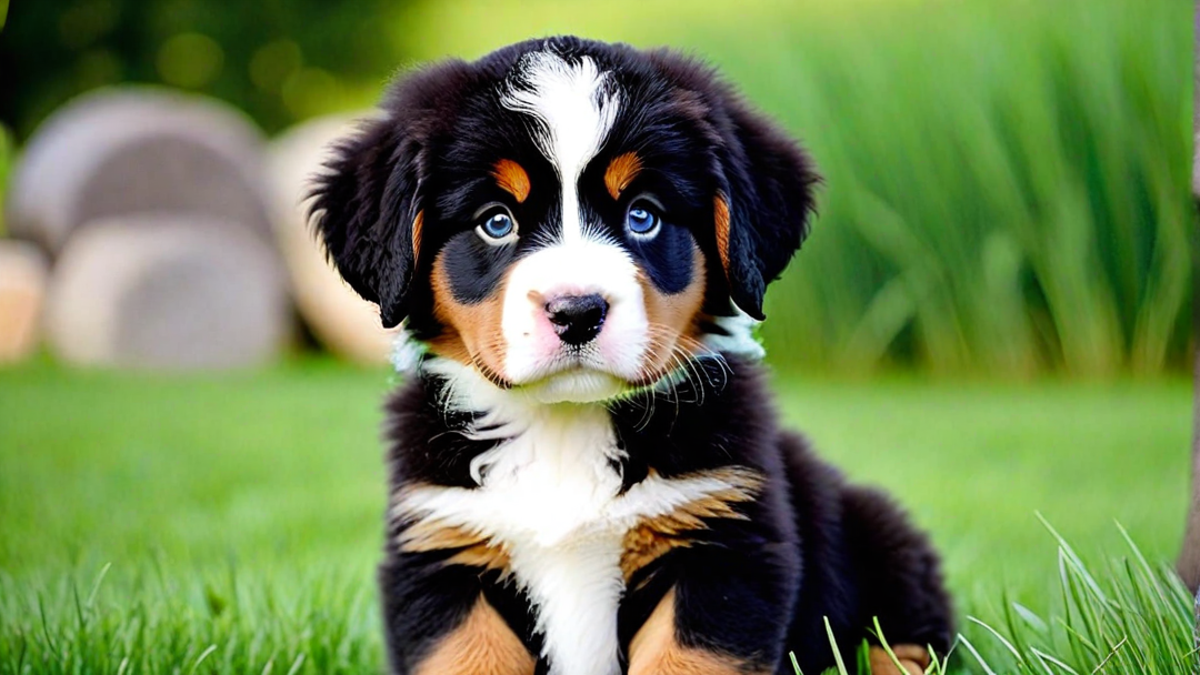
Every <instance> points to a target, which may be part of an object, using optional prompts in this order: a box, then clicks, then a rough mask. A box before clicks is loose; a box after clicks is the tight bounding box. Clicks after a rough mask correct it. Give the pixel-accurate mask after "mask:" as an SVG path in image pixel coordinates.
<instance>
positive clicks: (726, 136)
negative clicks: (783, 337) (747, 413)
mask: <svg viewBox="0 0 1200 675" xmlns="http://www.w3.org/2000/svg"><path fill="white" fill-rule="evenodd" d="M720 95H721V96H722V97H724V98H725V99H726V100H725V101H724V104H725V106H726V111H727V112H728V115H729V117H728V124H719V125H718V126H717V129H718V133H719V134H720V136H721V137H722V140H723V145H724V148H723V150H724V151H723V152H719V153H718V164H719V165H720V166H719V176H718V181H717V182H718V186H719V187H718V189H717V193H716V195H714V197H713V225H714V227H715V230H716V243H717V252H718V255H719V256H720V258H721V264H722V266H723V267H724V269H725V277H726V279H727V280H728V282H729V292H730V297H731V299H732V300H733V302H734V303H735V304H736V305H737V306H738V307H739V308H741V310H742V311H744V312H745V313H746V314H749V315H750V316H752V317H754V318H755V319H758V320H760V321H761V320H762V319H764V318H765V317H764V315H763V311H762V304H763V296H764V295H765V293H766V290H767V285H768V284H770V283H771V282H772V281H774V280H776V279H778V278H779V275H780V274H782V273H783V270H784V268H785V267H787V264H788V262H789V261H790V260H791V259H792V256H793V255H794V254H795V253H796V251H797V250H798V249H799V248H800V244H801V242H803V241H804V239H805V237H807V236H808V230H809V218H810V217H811V216H812V214H813V212H814V210H815V206H816V203H815V201H814V194H813V193H814V191H815V187H816V184H817V183H818V182H820V176H818V174H817V172H816V169H815V167H814V165H813V163H812V160H811V159H809V157H808V155H807V154H806V153H805V152H804V151H803V150H802V149H801V148H800V147H799V146H798V145H797V144H796V142H795V141H793V140H792V139H791V138H789V137H788V136H787V135H786V134H785V133H783V132H782V131H781V130H779V129H778V128H777V127H776V126H775V125H774V123H772V122H770V121H769V120H767V119H766V118H765V117H763V116H761V115H759V114H758V113H755V112H751V111H750V110H748V109H747V108H746V107H745V105H744V104H743V103H742V102H741V101H740V100H738V98H737V97H736V95H734V94H732V93H730V92H728V91H721V92H720Z"/></svg>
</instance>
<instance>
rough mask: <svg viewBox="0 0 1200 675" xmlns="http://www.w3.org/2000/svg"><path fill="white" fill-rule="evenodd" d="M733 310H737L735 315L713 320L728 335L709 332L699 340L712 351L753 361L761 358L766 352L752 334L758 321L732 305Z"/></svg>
mask: <svg viewBox="0 0 1200 675" xmlns="http://www.w3.org/2000/svg"><path fill="white" fill-rule="evenodd" d="M734 310H735V311H736V312H737V314H736V315H734V316H721V317H717V318H716V320H715V321H714V323H715V324H717V326H719V327H720V328H721V329H723V330H724V331H725V332H726V333H728V335H717V334H712V333H710V334H708V335H705V336H704V337H703V338H702V339H701V341H702V342H703V343H704V346H705V347H708V348H709V349H711V350H712V351H714V352H720V353H723V354H731V355H734V356H742V357H745V358H749V359H753V360H755V361H759V360H761V359H762V358H763V357H764V356H766V354H767V353H766V350H764V349H763V346H762V343H760V342H759V341H758V339H757V338H756V337H755V336H754V329H755V328H756V327H757V326H758V324H759V323H760V322H759V321H757V320H755V319H754V317H752V316H750V315H749V314H747V313H745V312H743V311H742V310H741V309H740V308H738V307H737V306H734Z"/></svg>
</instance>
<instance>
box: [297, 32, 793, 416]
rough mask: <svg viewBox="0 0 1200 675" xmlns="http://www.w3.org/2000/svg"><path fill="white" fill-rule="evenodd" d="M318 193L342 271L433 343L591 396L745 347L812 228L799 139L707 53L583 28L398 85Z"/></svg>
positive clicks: (500, 375)
mask: <svg viewBox="0 0 1200 675" xmlns="http://www.w3.org/2000/svg"><path fill="white" fill-rule="evenodd" d="M382 108H383V112H384V115H383V116H381V117H380V118H378V119H375V120H371V121H369V122H366V123H365V125H364V126H363V127H362V129H361V130H360V132H359V133H358V134H357V135H355V136H354V137H352V138H349V139H346V140H344V141H343V142H342V143H340V144H339V145H338V146H337V147H336V149H335V155H334V159H333V160H332V161H331V162H330V163H329V164H328V166H327V168H328V171H327V172H326V173H325V174H324V175H322V176H321V177H320V178H318V179H317V183H316V187H315V189H314V197H315V199H314V201H313V212H314V216H315V222H316V226H317V229H318V231H319V233H320V236H321V238H322V239H323V241H324V243H325V245H326V247H327V249H328V252H329V255H330V256H331V258H332V259H333V261H334V263H335V264H336V265H337V267H338V269H339V270H340V271H341V273H342V275H343V277H345V279H346V281H347V282H349V284H350V285H351V286H352V287H353V288H354V289H355V290H356V291H357V292H358V293H360V294H361V295H362V296H363V297H364V298H366V299H368V300H370V301H373V302H376V303H378V304H379V310H380V317H381V319H382V321H383V323H384V325H385V326H388V327H391V326H395V325H397V324H398V323H399V322H400V321H402V320H405V319H407V323H406V325H407V328H408V330H409V332H410V334H411V335H412V336H413V337H415V338H416V339H418V340H421V341H423V342H425V343H426V344H427V345H428V346H429V349H430V351H431V352H432V353H434V354H435V355H437V356H440V357H444V358H449V359H454V360H456V361H459V362H461V363H463V364H466V365H468V366H469V367H472V368H475V369H477V370H478V371H479V372H480V373H481V374H482V375H483V376H484V377H486V378H487V379H489V380H491V381H492V382H493V383H494V384H496V385H497V386H500V387H522V388H529V389H531V390H534V391H536V392H537V394H538V397H539V398H540V399H542V400H575V401H588V400H602V399H606V398H610V397H612V396H615V395H619V394H621V393H622V392H625V391H629V390H630V389H634V388H638V387H641V386H646V385H650V384H653V383H654V382H656V381H658V380H659V379H661V378H663V377H665V376H667V375H669V374H670V373H672V372H673V371H674V370H675V369H677V368H680V367H683V366H684V362H685V361H686V359H688V358H692V357H694V356H696V355H698V354H701V353H704V352H707V351H712V350H728V349H736V348H737V344H738V342H739V339H741V340H742V341H743V343H747V342H749V340H750V337H749V335H748V334H742V332H744V331H746V330H748V329H747V328H746V326H748V325H749V323H750V322H749V321H747V320H746V315H748V316H749V317H752V318H753V319H762V318H763V315H762V301H763V294H764V292H765V291H766V286H767V284H768V283H770V282H771V281H772V280H774V279H775V278H776V277H778V276H779V274H780V273H781V272H782V271H783V269H784V267H785V266H786V265H787V262H788V260H789V259H790V258H791V256H792V254H793V253H794V252H795V251H796V249H797V248H798V247H799V246H800V242H801V241H802V240H803V239H804V236H805V234H806V233H807V221H808V217H809V215H810V213H811V211H812V208H813V194H812V192H813V187H814V184H815V182H816V181H817V177H816V174H815V172H814V170H813V168H812V165H811V163H810V162H809V160H808V158H807V157H806V155H805V154H804V153H803V152H802V151H801V150H800V149H799V148H798V147H797V146H796V145H795V144H794V143H793V142H792V141H791V140H789V139H788V138H787V137H786V136H785V135H784V134H782V133H781V132H780V131H778V130H777V129H776V128H775V127H774V126H773V125H772V124H771V123H770V122H768V121H767V120H766V119H764V118H762V117H760V116H759V115H757V114H756V113H754V112H752V111H751V110H750V109H749V108H747V107H746V105H745V104H743V103H742V101H741V100H740V99H739V98H738V96H737V95H736V94H735V93H734V92H733V91H732V90H730V89H729V88H728V87H727V86H725V85H724V84H723V83H721V82H720V81H719V80H718V79H717V78H716V76H715V75H714V73H713V72H712V71H711V70H710V69H709V68H707V67H706V66H704V65H702V64H700V63H698V62H696V61H693V60H690V59H688V58H685V57H682V56H680V55H678V54H675V53H672V52H669V51H650V52H643V51H638V50H635V49H633V48H631V47H628V46H624V45H607V44H602V43H596V42H590V41H583V40H579V39H575V38H555V39H549V40H535V41H529V42H525V43H520V44H517V45H513V46H511V47H507V48H505V49H502V50H500V51H498V52H495V53H493V54H491V55H489V56H487V57H484V58H483V59H481V60H480V61H477V62H475V63H465V62H462V61H449V62H445V63H442V64H440V65H436V66H433V67H430V68H427V69H425V70H422V71H419V72H417V73H415V74H413V75H410V76H409V77H407V78H406V79H404V80H402V81H401V82H399V83H398V84H396V85H394V86H393V87H392V89H391V90H390V92H389V93H388V95H387V97H386V99H385V100H384V102H383V104H382Z"/></svg>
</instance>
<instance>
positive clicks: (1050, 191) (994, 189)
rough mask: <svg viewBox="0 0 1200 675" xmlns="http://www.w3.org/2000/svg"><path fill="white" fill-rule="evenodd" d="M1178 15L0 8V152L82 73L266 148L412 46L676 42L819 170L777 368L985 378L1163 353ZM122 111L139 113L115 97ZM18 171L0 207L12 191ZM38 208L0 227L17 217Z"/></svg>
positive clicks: (912, 9)
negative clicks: (551, 38)
mask: <svg viewBox="0 0 1200 675" xmlns="http://www.w3.org/2000/svg"><path fill="white" fill-rule="evenodd" d="M1188 9H1189V5H1188V3H1187V2H1185V1H1182V0H1174V1H1172V0H1156V1H1155V2H1135V1H1127V2H1121V1H1117V0H1105V1H1103V2H1090V1H1087V0H1082V1H1081V0H1061V1H1056V2H1052V3H1046V2H1036V1H1025V0H1008V1H999V0H972V1H969V2H943V1H939V0H925V1H918V0H848V1H844V2H836V3H822V2H783V1H779V2H769V1H759V2H748V3H725V2H698V3H687V4H680V3H677V2H664V1H663V0H638V1H627V0H617V1H616V2H606V3H586V2H572V1H569V0H568V1H565V2H562V1H556V0H535V1H534V2H498V1H496V0H472V1H462V2H434V1H430V2H420V1H406V2H385V1H383V0H361V1H358V2H350V3H327V2H321V1H319V0H307V1H306V0H288V1H287V2H284V1H282V0H280V1H275V2H263V3H254V4H252V5H250V6H247V5H245V4H244V3H241V2H234V1H233V0H154V1H147V0H137V1H133V0H40V1H39V2H17V3H14V4H13V6H12V7H11V9H10V12H9V18H8V23H9V26H8V27H7V28H6V29H5V30H4V39H3V40H2V41H0V73H3V77H4V78H5V84H4V90H5V91H6V92H7V93H6V95H5V96H4V97H3V99H0V120H2V121H3V123H4V125H5V127H6V132H5V133H6V142H5V150H4V151H3V155H0V157H2V159H0V164H8V165H13V166H17V165H19V159H20V157H21V153H22V149H24V148H27V147H29V146H30V145H31V144H34V143H36V141H38V140H39V139H40V138H41V134H44V135H50V134H52V133H55V130H54V129H52V128H51V126H52V125H50V124H47V120H53V119H55V118H54V114H55V113H56V112H57V113H60V114H62V115H65V114H67V111H69V110H72V109H77V108H82V107H86V106H87V105H88V104H87V103H86V102H85V101H86V100H87V99H86V98H85V99H80V98H78V97H81V96H84V95H86V94H88V93H90V92H94V91H95V90H97V89H101V88H105V87H121V86H128V85H132V84H135V83H136V84H152V85H156V86H160V87H165V88H169V89H170V90H171V91H183V92H187V93H189V94H195V95H200V96H203V97H206V98H211V99H212V101H214V102H215V101H220V102H222V104H224V105H226V106H229V107H231V108H233V109H235V110H237V111H239V112H240V113H244V114H245V116H246V118H245V119H242V120H238V121H234V122H230V121H227V120H216V121H214V124H215V125H217V126H218V127H219V128H218V129H217V130H214V133H217V132H218V131H219V132H222V133H229V130H228V129H225V128H223V127H224V126H231V125H239V124H240V125H241V126H242V127H247V128H246V129H240V128H239V129H234V130H233V131H237V132H243V133H248V134H249V135H253V136H255V137H256V141H262V142H263V143H264V145H263V147H262V148H261V152H260V153H258V154H261V155H263V156H266V155H267V154H269V152H270V150H271V149H272V147H271V143H272V141H274V140H275V139H279V138H280V137H281V135H283V136H284V137H286V133H287V131H288V130H290V129H293V128H294V127H295V125H297V124H300V123H303V122H304V121H305V120H308V119H311V118H313V117H318V116H322V115H326V114H329V113H341V114H345V115H350V116H354V115H361V114H364V113H365V111H366V110H367V109H368V108H369V107H370V106H371V105H372V104H373V103H374V101H375V100H376V98H377V97H378V95H379V91H380V88H381V87H382V85H383V84H384V83H385V82H386V81H387V80H388V79H389V78H390V77H391V76H392V75H393V74H394V73H397V72H400V71H402V70H403V69H404V68H406V67H409V66H412V65H415V64H417V63H420V62H423V61H427V60H430V59H436V58H443V57H446V56H450V55H452V56H460V57H465V58H475V57H478V56H481V55H482V54H484V53H486V52H488V51H490V50H492V49H494V48H496V47H499V46H501V45H504V44H507V43H509V42H512V41H516V40H519V39H523V38H526V37H529V36H536V35H546V34H552V33H554V32H559V31H574V32H579V33H583V34H585V35H588V36H591V37H595V38H600V39H606V40H624V41H629V42H632V43H633V44H635V45H661V44H668V45H674V46H678V47H680V48H682V49H685V50H688V51H692V52H695V53H697V54H700V55H702V56H704V57H705V58H708V59H710V60H711V61H713V62H714V63H716V64H717V65H719V66H720V67H721V68H722V70H723V71H724V72H725V73H726V74H727V75H728V77H729V78H730V79H731V80H732V81H734V82H736V83H737V84H738V85H739V86H740V87H741V88H742V89H743V90H744V91H745V93H746V94H747V95H748V96H749V97H750V99H751V100H753V101H754V102H755V103H756V104H758V105H759V106H760V107H761V108H763V109H764V110H765V111H767V112H769V113H770V114H772V115H774V116H775V117H777V118H778V119H780V120H781V121H782V122H783V124H784V125H785V126H786V127H787V128H788V129H789V130H791V131H793V132H794V133H795V134H796V135H797V136H798V137H800V138H801V139H803V141H804V142H805V143H806V144H807V145H808V147H809V148H810V149H811V151H812V152H813V154H814V155H815V157H816V159H817V161H818V163H819V166H820V167H821V168H822V170H823V171H824V174H825V177H826V187H825V189H824V192H823V194H822V196H821V217H820V220H819V222H818V224H817V226H816V229H815V234H814V236H813V237H812V239H811V240H810V243H809V244H808V245H807V247H806V249H805V251H804V252H803V254H802V255H801V256H800V258H799V259H798V262H797V263H796V264H795V265H793V267H792V269H791V270H790V271H789V272H788V274H787V276H786V277H785V279H784V280H783V282H782V283H780V284H779V285H778V287H777V288H775V290H774V291H773V293H772V294H771V297H770V305H769V307H768V308H769V310H770V315H771V321H770V322H768V323H767V324H766V326H765V327H764V336H765V339H766V340H767V343H768V347H774V348H773V349H771V352H772V359H773V360H774V362H775V363H776V364H779V365H784V366H803V367H805V368H806V369H813V368H816V369H828V370H834V371H838V372H841V371H849V372H864V371H872V370H876V369H879V368H880V367H888V366H894V365H898V366H902V367H916V368H920V369H928V370H930V371H934V372H939V373H944V372H973V373H976V372H977V373H987V374H995V375H1000V376H1004V377H1025V376H1029V375H1033V374H1038V373H1046V372H1056V373H1057V372H1061V373H1067V374H1071V375H1080V376H1086V377H1111V376H1113V375H1116V374H1120V373H1136V374H1154V373H1159V372H1162V371H1164V370H1175V371H1180V370H1183V369H1185V366H1186V361H1187V356H1188V354H1189V350H1188V344H1189V340H1190V331H1189V326H1190V307H1191V305H1190V295H1191V288H1192V285H1191V282H1190V280H1191V275H1192V271H1191V256H1190V255H1189V252H1190V250H1191V244H1192V240H1193V238H1194V237H1193V236H1192V229H1191V228H1190V227H1189V224H1190V222H1191V221H1190V211H1189V202H1188V198H1187V194H1188V191H1187V185H1188V179H1189V173H1188V167H1189V163H1188V162H1189V154H1188V139H1189V137H1190V133H1189V131H1188V129H1189V128H1190V127H1189V124H1190V115H1189V111H1190V101H1191V98H1190V90H1189V88H1188V87H1187V86H1185V85H1186V83H1188V82H1190V78H1189V77H1188V67H1189V63H1188V61H1187V59H1186V58H1184V57H1185V55H1186V53H1187V51H1188V50H1189V49H1190V44H1191V33H1192V31H1191V24H1190V22H1189V21H1187V20H1185V19H1186V18H1187V16H1186V13H1187V11H1188ZM101 103H102V102H97V101H95V100H93V105H100V104H101ZM198 103H200V104H208V103H209V101H201V102H198ZM222 112H228V111H222ZM128 114H129V115H131V116H133V117H135V118H136V117H138V116H139V115H141V114H142V113H141V111H140V108H137V105H136V104H133V108H131V110H130V112H129V113H128ZM81 115H82V116H83V117H86V113H81ZM60 116H61V115H60ZM87 122H88V120H87V119H83V118H82V117H81V118H80V119H79V120H78V123H79V124H81V125H83V126H85V127H86V126H87ZM93 123H94V124H96V125H97V126H96V127H95V128H97V129H100V128H103V127H102V126H101V123H100V122H93ZM65 126H69V125H65ZM58 131H59V133H65V132H69V129H63V128H62V126H60V128H59V130H58ZM146 133H147V135H152V134H158V133H159V131H158V130H155V129H150V130H146ZM85 135H86V132H85ZM329 135H330V134H329V133H325V134H320V133H317V134H310V136H312V138H311V140H309V144H310V145H316V146H318V147H319V145H320V144H321V143H322V142H324V141H325V140H326V139H327V137H328V136H329ZM44 141H45V142H47V143H51V142H52V141H53V139H50V138H46V139H44ZM234 145H237V143H235V144H234ZM243 145H244V144H243ZM300 145H301V146H303V145H304V143H303V142H301V143H300ZM33 147H36V146H33ZM235 149H236V148H235ZM97 152H103V150H97ZM116 152H117V153H118V154H119V151H116ZM255 152H258V149H255ZM291 152H292V153H294V154H298V155H304V153H305V152H309V153H310V155H311V152H312V151H310V150H309V149H308V148H305V147H295V148H292V149H291ZM68 154H72V155H74V157H73V158H72V159H71V160H70V161H73V162H87V161H88V159H87V158H85V157H82V156H81V155H82V154H83V153H82V152H81V151H79V150H76V151H75V152H74V153H68ZM243 154H254V153H243ZM236 159H238V160H240V161H241V162H242V163H243V164H247V165H251V166H253V164H254V162H255V158H254V157H238V158H236ZM31 161H32V160H31ZM116 161H119V160H116ZM102 164H103V163H102ZM137 168H138V167H136V166H135V167H134V169H137ZM93 170H95V171H98V172H104V171H106V169H105V168H103V167H102V166H101V167H95V168H93ZM11 171H12V169H11V168H10V169H9V171H8V172H0V175H4V174H5V173H8V174H9V175H11ZM150 172H151V173H153V172H154V171H153V170H150ZM184 173H186V171H184ZM304 175H305V173H304V172H303V171H300V172H297V176H299V177H300V178H303V176H304ZM17 178H19V176H17ZM267 178H270V177H269V176H268V177H267ZM54 180H55V179H54V178H53V177H50V178H47V179H45V182H48V183H53V182H54ZM29 182H30V183H35V185H31V186H30V187H29V189H31V190H39V189H46V190H50V191H53V190H54V189H66V186H57V185H52V186H51V185H47V186H42V185H39V184H36V183H38V180H37V179H36V177H35V179H33V180H31V181H29ZM67 182H70V181H67ZM79 182H84V183H86V182H87V179H86V178H81V179H78V180H76V181H75V183H79ZM267 182H269V181H267ZM16 183H17V185H15V186H14V188H13V190H14V191H16V194H15V195H13V196H12V197H10V201H11V200H20V199H21V197H22V195H21V192H20V185H21V182H20V181H19V180H18V181H16ZM75 187H77V188H78V189H80V190H84V191H86V189H87V187H86V186H80V185H76V186H75ZM143 199H144V198H143ZM181 200H182V201H186V195H182V196H180V197H178V198H177V199H176V201H181ZM134 201H136V199H135V200H134ZM145 206H146V205H144V204H136V203H131V204H128V205H123V208H122V209H119V210H125V211H137V210H142V209H144V208H145ZM185 207H187V208H185ZM38 208H41V207H36V206H35V207H31V208H25V207H24V206H23V205H22V208H21V209H18V210H19V211H22V212H24V211H29V210H34V211H36V210H38ZM178 208H180V209H181V210H188V208H190V207H188V206H187V205H180V206H179V207H178ZM200 208H210V209H211V207H200ZM8 211H9V220H12V219H13V218H14V217H16V218H18V219H19V218H21V217H22V215H24V214H23V213H22V214H14V213H13V211H14V209H12V208H9V209H8ZM103 215H106V216H107V215H114V214H113V213H105V214H103ZM119 215H121V216H124V215H128V214H126V213H121V214H119ZM205 215H211V214H205ZM63 218H65V219H67V220H70V218H71V216H68V215H64V216H63ZM33 219H34V220H36V219H37V217H36V216H34V217H33ZM78 219H79V217H77V218H76V220H78ZM78 224H79V223H75V222H72V223H69V224H61V225H58V227H60V228H61V229H63V230H66V229H73V228H74V227H75V226H76V225H78ZM287 226H288V227H293V228H298V227H299V225H298V224H296V223H293V222H289V223H288V224H287ZM53 227H54V226H52V225H47V224H45V223H37V224H34V225H31V226H22V225H19V224H18V225H10V231H12V233H13V234H14V235H21V234H25V233H26V231H28V230H32V232H29V234H30V235H32V238H35V239H36V238H38V233H39V231H40V229H39V228H42V229H53ZM62 240H63V241H59V240H55V244H56V245H57V244H60V243H63V242H64V241H65V235H63V237H62ZM49 253H51V254H53V253H55V251H49ZM51 257H53V256H51ZM52 344H53V343H52Z"/></svg>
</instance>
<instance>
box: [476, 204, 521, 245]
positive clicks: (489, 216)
mask: <svg viewBox="0 0 1200 675" xmlns="http://www.w3.org/2000/svg"><path fill="white" fill-rule="evenodd" d="M475 232H476V233H477V234H478V235H479V236H480V238H481V239H483V240H484V241H486V242H487V243H489V244H491V245H492V246H502V245H504V244H508V243H510V242H513V241H516V239H517V221H516V219H514V218H513V217H512V214H511V213H509V212H508V209H506V208H504V207H503V206H501V205H499V204H495V205H491V206H489V207H485V210H484V212H483V215H482V216H481V217H480V221H479V224H478V225H476V226H475Z"/></svg>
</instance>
